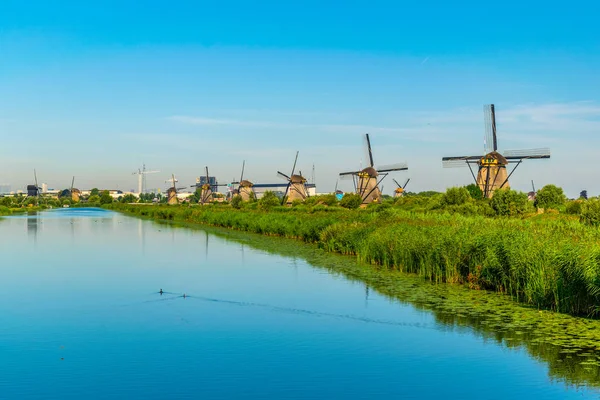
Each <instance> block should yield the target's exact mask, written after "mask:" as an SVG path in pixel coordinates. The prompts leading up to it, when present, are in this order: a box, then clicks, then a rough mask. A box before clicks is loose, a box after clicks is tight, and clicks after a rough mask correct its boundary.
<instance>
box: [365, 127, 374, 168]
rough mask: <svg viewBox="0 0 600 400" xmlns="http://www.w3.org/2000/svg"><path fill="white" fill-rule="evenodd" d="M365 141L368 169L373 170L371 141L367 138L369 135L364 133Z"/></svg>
mask: <svg viewBox="0 0 600 400" xmlns="http://www.w3.org/2000/svg"><path fill="white" fill-rule="evenodd" d="M365 140H366V145H367V157H368V160H369V167H371V168H373V166H374V165H375V163H374V162H373V151H372V150H371V139H370V138H369V134H368V133H365Z"/></svg>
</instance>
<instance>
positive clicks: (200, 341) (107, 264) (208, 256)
mask: <svg viewBox="0 0 600 400" xmlns="http://www.w3.org/2000/svg"><path fill="white" fill-rule="evenodd" d="M0 246H1V250H2V251H1V252H0V257H1V264H0V274H1V275H0V276H1V280H0V282H1V283H2V290H0V398H1V399H107V398H128V399H177V398H193V399H199V398H203V399H209V398H216V399H233V398H260V399H283V398H307V399H308V398H310V399H333V398H357V399H358V398H364V399H367V398H377V397H381V398H383V397H386V398H420V399H427V398H431V399H439V398H455V399H482V398H486V399H505V398H536V399H570V398H578V399H580V398H582V397H590V398H596V397H598V392H597V391H593V390H591V389H585V388H573V387H571V388H569V387H567V386H566V385H565V384H564V383H561V382H552V381H551V380H550V378H549V377H548V371H547V367H546V365H545V364H543V363H541V362H538V361H535V360H533V359H531V358H530V357H529V356H528V355H527V353H526V352H525V351H524V350H519V349H507V348H505V347H502V346H499V345H498V344H496V343H491V342H489V341H487V342H486V341H484V340H483V339H481V338H480V337H477V336H476V335H474V334H472V333H470V332H469V331H468V330H464V329H463V330H449V329H444V328H443V327H442V326H440V325H439V324H438V323H437V322H436V321H435V319H434V318H433V316H432V315H431V314H430V313H428V312H424V311H417V310H415V309H414V308H413V307H412V306H410V305H402V304H399V303H397V302H392V301H390V300H388V299H386V298H384V297H383V296H379V295H378V294H376V293H372V292H371V293H370V294H369V295H368V297H367V296H366V295H365V288H364V286H363V285H362V284H358V283H352V282H348V281H346V280H345V279H343V278H341V277H335V276H332V275H329V274H327V273H326V272H324V270H319V269H315V268H313V267H311V266H309V265H308V264H306V263H305V262H303V261H302V260H300V259H297V258H296V259H291V258H284V257H280V256H275V255H272V254H267V253H265V252H263V251H259V250H254V249H252V248H251V247H248V246H244V245H241V244H239V243H235V242H228V241H226V240H224V239H222V238H220V237H217V236H213V235H210V234H207V233H205V232H203V231H198V230H189V229H183V228H171V227H169V226H165V225H158V224H154V223H152V222H149V221H141V220H138V219H133V218H129V217H124V216H121V215H118V214H114V213H111V212H107V211H102V210H89V209H88V210H85V209H83V210H82V209H79V210H77V209H69V210H57V211H51V212H46V213H41V214H38V215H36V216H29V217H12V218H7V219H4V220H1V221H0ZM160 288H162V289H163V290H164V291H166V292H168V293H165V294H163V295H162V296H161V295H160V294H158V293H157V292H158V290H159V289H160ZM183 293H186V295H187V296H186V298H184V297H182V294H183Z"/></svg>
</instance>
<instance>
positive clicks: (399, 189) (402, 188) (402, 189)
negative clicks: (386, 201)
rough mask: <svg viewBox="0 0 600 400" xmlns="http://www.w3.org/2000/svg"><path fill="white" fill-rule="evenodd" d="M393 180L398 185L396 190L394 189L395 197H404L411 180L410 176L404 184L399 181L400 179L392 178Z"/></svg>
mask: <svg viewBox="0 0 600 400" xmlns="http://www.w3.org/2000/svg"><path fill="white" fill-rule="evenodd" d="M392 180H393V181H394V183H395V184H396V186H397V188H396V190H394V197H402V196H404V192H405V190H406V185H408V182H410V178H408V179H407V180H406V182H404V185H400V184H399V183H398V181H397V180H395V179H392Z"/></svg>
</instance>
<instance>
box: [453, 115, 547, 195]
mask: <svg viewBox="0 0 600 400" xmlns="http://www.w3.org/2000/svg"><path fill="white" fill-rule="evenodd" d="M484 120H485V135H484V151H485V155H483V156H455V157H443V158H442V163H443V165H444V167H456V166H464V165H468V166H469V169H470V170H471V175H473V178H474V180H475V183H476V184H477V186H479V188H480V189H481V191H482V192H483V196H484V197H487V198H491V197H492V196H493V194H494V191H496V190H498V189H506V188H509V187H510V185H509V182H508V180H509V178H510V177H511V176H512V174H513V173H514V172H515V170H516V169H517V167H518V166H519V165H521V163H522V162H523V160H526V159H542V158H550V150H549V149H547V148H541V149H530V150H507V151H505V152H504V155H502V154H500V153H499V152H498V139H497V136H496V110H495V107H494V105H493V104H490V105H486V106H484ZM473 164H475V165H477V168H478V171H477V176H475V173H474V172H473V168H472V165H473ZM509 164H514V167H513V168H512V170H511V171H510V173H509V172H508V171H507V166H508V165H509Z"/></svg>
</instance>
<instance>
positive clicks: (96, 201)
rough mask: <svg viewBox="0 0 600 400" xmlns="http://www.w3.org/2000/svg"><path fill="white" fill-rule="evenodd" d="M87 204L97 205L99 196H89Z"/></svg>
mask: <svg viewBox="0 0 600 400" xmlns="http://www.w3.org/2000/svg"><path fill="white" fill-rule="evenodd" d="M88 203H92V204H99V203H100V196H98V195H97V194H93V195H91V196H90V198H89V199H88Z"/></svg>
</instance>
